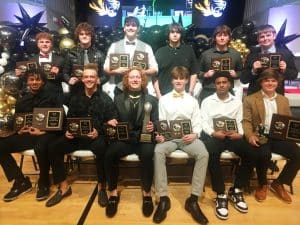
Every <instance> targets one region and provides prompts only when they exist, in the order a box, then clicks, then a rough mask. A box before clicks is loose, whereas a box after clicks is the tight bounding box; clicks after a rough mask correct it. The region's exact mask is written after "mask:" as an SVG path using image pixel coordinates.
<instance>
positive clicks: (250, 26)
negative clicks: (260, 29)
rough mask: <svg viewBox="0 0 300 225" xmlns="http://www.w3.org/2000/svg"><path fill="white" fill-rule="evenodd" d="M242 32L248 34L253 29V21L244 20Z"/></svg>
mask: <svg viewBox="0 0 300 225" xmlns="http://www.w3.org/2000/svg"><path fill="white" fill-rule="evenodd" d="M242 27H243V33H245V34H249V33H250V32H251V31H252V30H253V29H254V23H253V22H252V21H246V22H244V23H243V25H242Z"/></svg>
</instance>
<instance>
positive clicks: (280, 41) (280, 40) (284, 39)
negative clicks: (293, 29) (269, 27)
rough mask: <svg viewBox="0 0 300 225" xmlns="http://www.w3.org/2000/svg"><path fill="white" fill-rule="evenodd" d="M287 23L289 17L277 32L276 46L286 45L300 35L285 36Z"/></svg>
mask: <svg viewBox="0 0 300 225" xmlns="http://www.w3.org/2000/svg"><path fill="white" fill-rule="evenodd" d="M286 23H287V19H285V21H284V22H283V24H282V25H281V27H280V30H279V31H278V33H277V36H276V40H275V43H276V46H285V45H286V44H288V43H290V42H291V41H293V40H295V39H297V38H298V37H300V34H291V35H288V36H284V35H285V29H286ZM285 47H286V46H285Z"/></svg>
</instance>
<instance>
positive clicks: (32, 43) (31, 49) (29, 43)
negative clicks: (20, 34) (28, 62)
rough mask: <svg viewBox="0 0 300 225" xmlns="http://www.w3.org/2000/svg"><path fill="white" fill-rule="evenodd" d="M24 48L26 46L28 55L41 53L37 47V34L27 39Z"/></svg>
mask: <svg viewBox="0 0 300 225" xmlns="http://www.w3.org/2000/svg"><path fill="white" fill-rule="evenodd" d="M24 46H25V51H26V53H28V54H31V53H38V52H39V49H38V47H37V44H36V40H35V34H30V35H28V36H27V37H26V39H25V42H24Z"/></svg>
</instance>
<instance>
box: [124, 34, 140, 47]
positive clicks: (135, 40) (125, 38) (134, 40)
mask: <svg viewBox="0 0 300 225" xmlns="http://www.w3.org/2000/svg"><path fill="white" fill-rule="evenodd" d="M137 41H138V39H137V38H135V39H133V40H131V41H130V40H129V39H128V38H127V37H126V36H125V37H124V45H126V42H130V43H133V42H135V45H137Z"/></svg>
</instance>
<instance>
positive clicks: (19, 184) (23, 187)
mask: <svg viewBox="0 0 300 225" xmlns="http://www.w3.org/2000/svg"><path fill="white" fill-rule="evenodd" d="M31 190H32V185H31V182H30V180H29V177H25V178H24V179H23V180H22V181H15V182H14V184H13V186H12V188H11V189H10V192H8V193H7V194H6V195H4V197H3V200H4V201H5V202H10V201H13V200H15V199H16V198H18V197H19V195H21V194H24V193H27V192H29V191H31Z"/></svg>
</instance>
